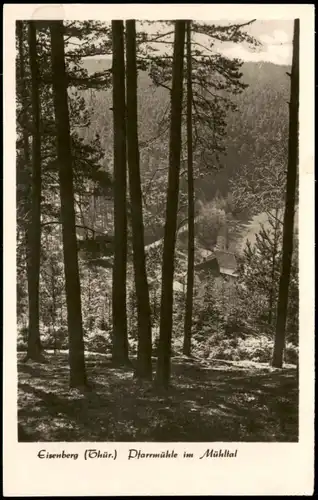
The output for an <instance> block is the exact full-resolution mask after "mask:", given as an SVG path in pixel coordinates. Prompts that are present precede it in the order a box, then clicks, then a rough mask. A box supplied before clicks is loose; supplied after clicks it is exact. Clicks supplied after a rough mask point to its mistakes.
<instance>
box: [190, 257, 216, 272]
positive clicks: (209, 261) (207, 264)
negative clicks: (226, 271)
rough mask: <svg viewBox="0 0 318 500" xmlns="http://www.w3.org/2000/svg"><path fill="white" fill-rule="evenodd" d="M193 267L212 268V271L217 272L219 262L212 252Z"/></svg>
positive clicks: (198, 268) (200, 268)
mask: <svg viewBox="0 0 318 500" xmlns="http://www.w3.org/2000/svg"><path fill="white" fill-rule="evenodd" d="M195 269H197V270H198V271H201V270H212V271H216V272H217V273H219V264H218V261H217V259H216V256H215V255H214V254H212V255H211V256H210V257H208V258H206V259H204V260H203V261H202V262H200V263H199V264H197V265H196V266H195Z"/></svg>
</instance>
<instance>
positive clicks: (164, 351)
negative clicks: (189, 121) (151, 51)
mask: <svg viewBox="0 0 318 500" xmlns="http://www.w3.org/2000/svg"><path fill="white" fill-rule="evenodd" d="M184 42H185V21H175V40H174V51H173V67H172V90H171V122H170V143H169V174H168V191H167V206H166V223H165V230H164V246H163V262H162V289H161V307H160V334H159V345H158V362H157V373H156V382H157V384H158V385H159V386H162V387H164V388H168V386H169V381H170V370H171V367H170V363H171V338H172V310H173V275H174V254H175V243H176V229H177V210H178V197H179V173H180V157H181V120H182V116H181V114H182V96H183V57H184Z"/></svg>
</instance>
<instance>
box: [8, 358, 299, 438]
mask: <svg viewBox="0 0 318 500" xmlns="http://www.w3.org/2000/svg"><path fill="white" fill-rule="evenodd" d="M21 359H22V355H19V363H18V370H19V392H18V420H19V440H20V441H149V442H151V441H152V442H154V441H163V442H164V441H166V442H171V441H188V442H190V441H201V442H213V441H225V442H226V441H249V442H253V441H254V442H255V441H263V442H264V441H276V442H293V441H297V440H298V375H297V371H296V368H293V367H288V368H285V369H284V370H275V369H272V368H269V367H268V366H266V365H260V364H255V363H254V364H253V363H240V362H236V363H234V362H228V361H220V360H213V361H210V362H209V363H207V362H205V363H203V362H200V361H197V360H195V361H194V362H191V363H189V362H186V361H185V360H183V359H181V358H180V359H174V360H173V367H172V383H173V386H172V388H171V389H170V390H169V392H167V393H159V392H158V390H155V389H153V387H152V385H151V384H149V383H145V382H142V383H141V382H139V381H137V380H135V379H134V378H133V374H132V371H130V370H120V369H117V368H113V367H112V366H111V362H110V360H109V359H108V358H107V357H106V356H102V355H91V354H90V355H88V356H87V372H88V376H89V379H90V380H92V381H94V384H95V388H94V391H92V392H87V393H86V394H82V393H80V392H79V391H77V390H70V389H69V387H68V382H69V377H68V375H69V373H68V365H67V356H66V354H65V353H63V354H58V355H48V359H49V363H48V364H45V365H41V364H38V363H35V362H30V361H29V362H28V363H26V364H24V363H22V362H21Z"/></svg>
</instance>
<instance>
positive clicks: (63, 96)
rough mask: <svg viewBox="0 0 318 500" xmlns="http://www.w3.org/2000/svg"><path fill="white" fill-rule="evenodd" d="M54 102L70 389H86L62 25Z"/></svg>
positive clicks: (54, 40)
mask: <svg viewBox="0 0 318 500" xmlns="http://www.w3.org/2000/svg"><path fill="white" fill-rule="evenodd" d="M50 32H51V51H52V79H53V99H54V112H55V123H56V135H57V157H58V164H59V179H60V196H61V220H62V239H63V254H64V272H65V288H66V304H67V323H68V335H69V363H70V386H71V387H85V386H86V385H87V379H86V368H85V358H84V339H83V326H82V307H81V287H80V279H79V268H78V254H77V238H76V228H75V209H74V187H73V165H72V152H71V135H70V122H69V109H68V96H67V78H66V70H65V52H64V50H65V49H64V37H63V35H64V26H63V21H52V22H51V23H50Z"/></svg>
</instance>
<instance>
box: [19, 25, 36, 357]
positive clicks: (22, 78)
mask: <svg viewBox="0 0 318 500" xmlns="http://www.w3.org/2000/svg"><path fill="white" fill-rule="evenodd" d="M16 30H17V37H18V51H19V63H20V64H19V70H20V71H19V75H18V77H19V83H20V85H21V107H22V140H23V156H24V166H23V169H24V172H25V179H26V182H25V190H26V192H25V197H24V199H23V201H22V203H23V206H24V219H25V221H26V223H25V228H24V241H25V253H26V270H27V283H28V298H29V297H30V291H31V290H32V279H31V267H30V265H31V263H30V242H29V240H30V238H29V231H30V214H31V206H30V199H31V185H32V182H30V181H29V179H30V178H31V179H32V170H31V166H30V148H29V133H28V127H27V122H28V116H27V101H28V91H27V87H26V73H25V66H24V62H25V54H24V48H23V40H24V33H23V22H22V21H17V24H16ZM29 302H30V301H29ZM29 316H30V307H29ZM29 326H30V318H29V325H28V331H29V332H30V328H29ZM28 345H29V341H28ZM28 351H29V348H28ZM27 359H28V355H27V356H26V358H25V361H26V360H27Z"/></svg>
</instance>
